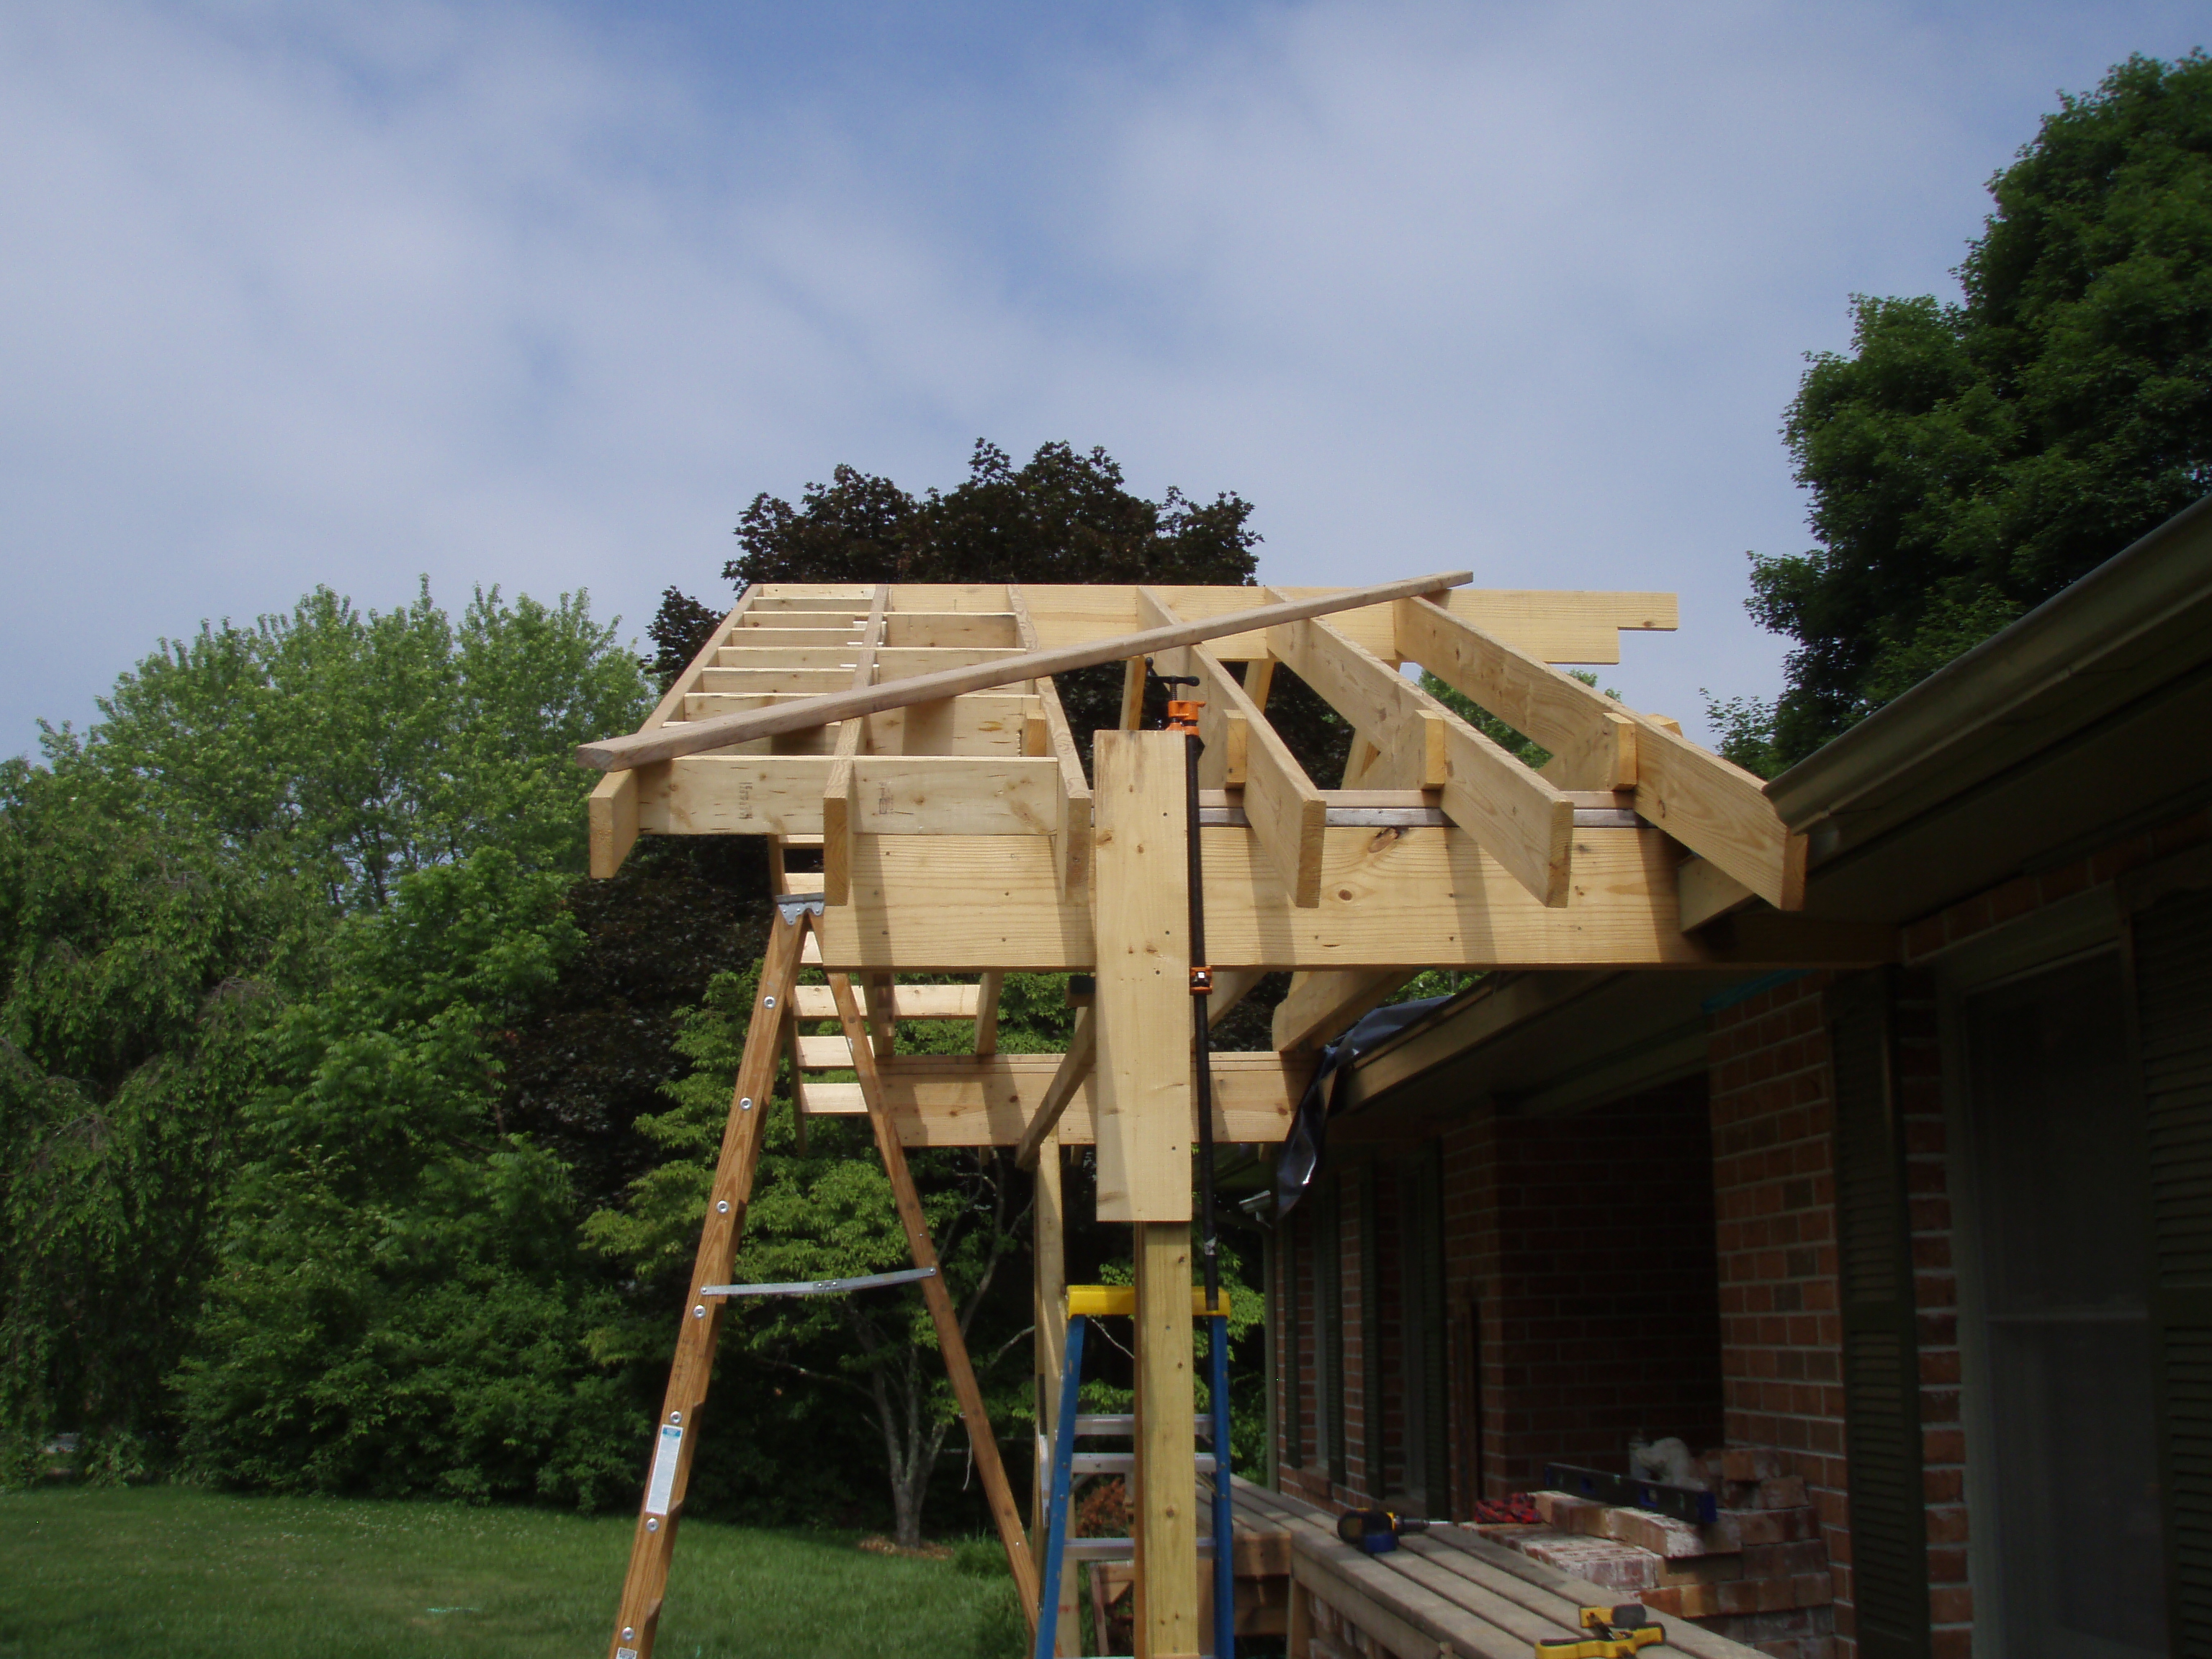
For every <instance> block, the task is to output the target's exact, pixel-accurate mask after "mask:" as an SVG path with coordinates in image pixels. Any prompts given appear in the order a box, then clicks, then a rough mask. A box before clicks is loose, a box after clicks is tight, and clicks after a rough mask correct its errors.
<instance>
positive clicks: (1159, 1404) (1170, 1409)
mask: <svg viewBox="0 0 2212 1659" xmlns="http://www.w3.org/2000/svg"><path fill="white" fill-rule="evenodd" d="M1144 735H1146V736H1152V735H1155V734H1153V733H1149V732H1148V733H1145V734H1144ZM1157 735H1159V736H1163V737H1172V736H1174V735H1175V734H1174V733H1172V732H1162V733H1158V734H1157ZM1175 746H1176V748H1177V749H1178V750H1180V749H1181V747H1182V744H1180V743H1177V744H1176V745H1175ZM1101 989H1102V991H1103V983H1102V986H1101ZM1186 995H1188V993H1186ZM1182 1182H1183V1188H1184V1194H1185V1200H1186V1203H1188V1193H1189V1182H1190V1175H1189V1170H1188V1165H1187V1164H1186V1167H1185V1168H1184V1170H1183V1171H1182ZM1104 1184H1105V1183H1104V1181H1103V1176H1102V1179H1101V1181H1100V1190H1101V1192H1102V1193H1103V1190H1104ZM1134 1255H1135V1263H1136V1290H1137V1312H1136V1316H1135V1321H1134V1322H1135V1325H1136V1339H1137V1340H1136V1367H1135V1378H1134V1380H1135V1383H1136V1396H1137V1398H1136V1417H1137V1423H1136V1435H1135V1450H1136V1472H1135V1473H1136V1478H1135V1481H1134V1483H1133V1484H1134V1490H1133V1492H1132V1493H1131V1494H1130V1497H1131V1503H1130V1510H1131V1520H1132V1522H1133V1536H1134V1538H1135V1540H1136V1546H1137V1556H1136V1565H1137V1651H1138V1652H1139V1653H1142V1654H1153V1655H1160V1656H1166V1655H1170V1654H1174V1655H1182V1654H1190V1655H1195V1654H1196V1653H1197V1652H1198V1650H1199V1647H1200V1636H1199V1624H1198V1500H1197V1491H1196V1483H1195V1482H1194V1480H1193V1478H1192V1475H1191V1461H1190V1460H1191V1452H1192V1449H1193V1446H1192V1439H1191V1419H1192V1415H1193V1411H1194V1403H1195V1399H1196V1395H1195V1390H1194V1388H1193V1386H1192V1378H1191V1358H1192V1355H1191V1328H1190V1286H1191V1252H1190V1223H1189V1222H1188V1220H1187V1219H1186V1220H1182V1221H1140V1222H1139V1223H1138V1224H1137V1228H1136V1238H1135V1241H1134ZM1218 1542H1219V1544H1220V1546H1221V1547H1225V1548H1231V1547H1233V1545H1231V1542H1230V1541H1228V1540H1221V1541H1218Z"/></svg>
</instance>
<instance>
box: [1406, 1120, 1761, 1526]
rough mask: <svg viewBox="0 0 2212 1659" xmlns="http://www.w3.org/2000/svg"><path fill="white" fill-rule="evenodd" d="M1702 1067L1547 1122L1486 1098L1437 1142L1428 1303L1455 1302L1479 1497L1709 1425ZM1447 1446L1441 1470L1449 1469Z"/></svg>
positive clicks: (1716, 1420)
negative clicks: (1474, 1414) (1439, 1199)
mask: <svg viewBox="0 0 2212 1659" xmlns="http://www.w3.org/2000/svg"><path fill="white" fill-rule="evenodd" d="M1444 1159H1445V1161H1444V1237H1445V1249H1446V1267H1445V1274H1446V1276H1445V1299H1446V1302H1447V1304H1450V1305H1453V1306H1456V1307H1459V1308H1462V1309H1465V1308H1467V1307H1468V1306H1470V1305H1471V1306H1472V1308H1473V1310H1474V1316H1475V1319H1476V1322H1477V1328H1478V1330H1479V1333H1480V1345H1479V1346H1480V1355H1481V1360H1480V1376H1479V1377H1478V1378H1477V1383H1478V1387H1477V1389H1476V1390H1475V1397H1476V1399H1477V1401H1478V1402H1479V1405H1478V1410H1479V1412H1480V1419H1481V1421H1480V1425H1467V1424H1463V1423H1455V1424H1454V1425H1453V1431H1454V1433H1455V1436H1462V1437H1463V1436H1465V1435H1466V1434H1467V1433H1468V1431H1470V1429H1471V1428H1474V1429H1477V1430H1479V1440H1480V1452H1481V1465H1482V1470H1481V1485H1482V1491H1483V1495H1484V1496H1486V1497H1499V1496H1503V1495H1504V1493H1506V1492H1516V1491H1526V1490H1528V1489H1529V1488H1530V1487H1532V1486H1535V1485H1537V1484H1539V1483H1540V1482H1541V1477H1542V1474H1543V1469H1544V1465H1545V1464H1546V1463H1547V1462H1552V1461H1553V1460H1558V1461H1561V1462H1574V1463H1583V1464H1588V1465H1591V1466H1594V1467H1597V1468H1611V1469H1622V1470H1625V1469H1626V1467H1627V1446H1628V1442H1629V1439H1630V1438H1631V1437H1632V1436H1633V1435H1634V1434H1636V1433H1637V1432H1638V1431H1644V1432H1645V1433H1648V1434H1649V1435H1650V1436H1651V1437H1654V1438H1656V1437H1661V1436H1663V1435H1669V1434H1673V1435H1680V1437H1682V1438H1683V1439H1685V1440H1686V1441H1687V1442H1688V1443H1690V1445H1691V1446H1692V1448H1698V1449H1702V1448H1704V1447H1705V1446H1707V1445H1710V1444H1712V1443H1714V1442H1715V1439H1716V1437H1717V1434H1718V1431H1719V1429H1720V1407H1721V1392H1720V1374H1719V1368H1718V1364H1717V1352H1718V1350H1717V1341H1718V1335H1719V1327H1718V1310H1717V1302H1716V1298H1715V1294H1714V1278H1713V1212H1712V1207H1711V1177H1710V1164H1711V1140H1710V1135H1709V1131H1708V1127H1707V1124H1706V1121H1705V1082H1704V1079H1687V1080H1686V1081H1685V1082H1682V1083H1679V1084H1674V1085H1668V1086H1667V1087H1665V1088H1662V1089H1659V1090H1655V1091H1650V1092H1649V1093H1646V1094H1643V1095H1639V1096H1637V1097H1633V1098H1632V1099H1628V1100H1624V1101H1620V1102H1617V1103H1614V1104H1612V1105H1609V1106H1606V1107H1602V1108H1600V1109H1597V1110H1595V1111H1592V1112H1587V1113H1583V1114H1580V1115H1574V1116H1571V1117H1562V1118H1519V1117H1514V1116H1510V1115H1506V1114H1504V1113H1501V1112H1499V1111H1498V1109H1496V1108H1494V1107H1492V1106H1487V1105H1486V1106H1485V1107H1484V1108H1482V1109H1480V1110H1479V1111H1478V1112H1477V1113H1476V1114H1475V1115H1474V1117H1473V1118H1472V1119H1471V1120H1470V1121H1468V1123H1467V1124H1466V1125H1465V1126H1463V1127H1461V1128H1459V1129H1457V1130H1455V1132H1453V1133H1451V1134H1449V1135H1448V1136H1447V1137H1446V1138H1445V1140H1444ZM1465 1466H1466V1465H1465V1463H1464V1462H1462V1461H1461V1460H1460V1459H1459V1458H1457V1457H1455V1467H1465Z"/></svg>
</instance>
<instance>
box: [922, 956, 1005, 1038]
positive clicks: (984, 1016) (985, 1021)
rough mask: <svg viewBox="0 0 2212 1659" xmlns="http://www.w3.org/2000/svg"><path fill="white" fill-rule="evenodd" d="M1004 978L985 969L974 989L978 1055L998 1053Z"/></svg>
mask: <svg viewBox="0 0 2212 1659" xmlns="http://www.w3.org/2000/svg"><path fill="white" fill-rule="evenodd" d="M1005 983H1006V975H1004V974H1002V973H1000V971H999V970H998V969H995V968H992V969H985V970H984V973H983V977H982V980H981V982H980V983H979V984H978V985H977V986H976V987H975V1052H976V1053H977V1054H996V1053H998V1052H999V992H1000V987H1002V986H1003V985H1004V984H1005ZM894 1000H896V996H894Z"/></svg>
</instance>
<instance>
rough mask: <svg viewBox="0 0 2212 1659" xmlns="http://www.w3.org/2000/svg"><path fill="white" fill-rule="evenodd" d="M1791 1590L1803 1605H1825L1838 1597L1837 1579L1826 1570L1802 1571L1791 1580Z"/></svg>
mask: <svg viewBox="0 0 2212 1659" xmlns="http://www.w3.org/2000/svg"><path fill="white" fill-rule="evenodd" d="M1790 1596H1791V1599H1792V1600H1793V1601H1795V1602H1796V1605H1797V1606H1799V1607H1826V1606H1827V1605H1828V1604H1829V1603H1830V1602H1831V1601H1834V1600H1835V1599H1836V1584H1835V1580H1834V1579H1833V1578H1832V1577H1830V1576H1829V1575H1828V1574H1826V1573H1825V1572H1802V1573H1799V1574H1798V1575H1797V1576H1796V1577H1795V1578H1792V1579H1791V1580H1790Z"/></svg>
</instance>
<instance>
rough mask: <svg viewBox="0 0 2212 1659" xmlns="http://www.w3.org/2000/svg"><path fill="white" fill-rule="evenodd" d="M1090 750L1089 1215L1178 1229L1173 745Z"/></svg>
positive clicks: (1115, 736)
mask: <svg viewBox="0 0 2212 1659" xmlns="http://www.w3.org/2000/svg"><path fill="white" fill-rule="evenodd" d="M1096 743H1097V746H1096V747H1095V748H1094V750H1092V762H1093V763H1094V764H1095V765H1096V767H1097V780H1098V781H1097V800H1096V806H1097V814H1098V817H1097V841H1096V846H1095V854H1094V855H1095V858H1096V860H1097V900H1096V904H1095V911H1096V915H1097V935H1096V937H1097V954H1098V963H1097V976H1098V990H1097V1004H1096V1012H1097V1024H1098V1060H1097V1072H1098V1210H1097V1215H1098V1219H1100V1220H1101V1221H1127V1222H1134V1221H1188V1219H1189V1218H1190V1130H1191V1113H1190V1103H1189V1101H1190V1039H1189V1035H1188V1034H1189V1030H1190V1007H1189V1003H1190V955H1189V949H1190V946H1189V933H1188V929H1189V924H1190V915H1189V896H1188V895H1189V883H1188V868H1187V866H1186V853H1185V841H1184V833H1185V832H1184V810H1185V806H1184V801H1183V739H1182V736H1181V735H1180V734H1179V733H1176V732H1100V733H1099V734H1098V736H1097V740H1096ZM994 920H995V919H994ZM1194 1593H1195V1592H1194Z"/></svg>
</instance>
